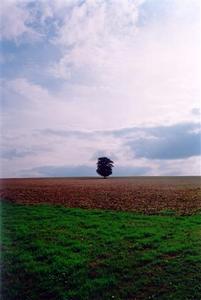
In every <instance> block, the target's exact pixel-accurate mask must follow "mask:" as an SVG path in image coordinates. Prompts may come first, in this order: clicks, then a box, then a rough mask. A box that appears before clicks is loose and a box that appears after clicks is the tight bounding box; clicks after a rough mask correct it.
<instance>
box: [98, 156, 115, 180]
mask: <svg viewBox="0 0 201 300" xmlns="http://www.w3.org/2000/svg"><path fill="white" fill-rule="evenodd" d="M113 164H114V162H113V161H112V160H110V159H109V158H107V157H99V158H98V162H97V169H96V172H97V173H98V174H99V175H100V176H103V177H104V178H106V177H108V176H110V175H111V174H112V168H113V167H114V166H113Z"/></svg>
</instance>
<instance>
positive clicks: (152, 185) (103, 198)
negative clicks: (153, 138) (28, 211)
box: [0, 177, 201, 214]
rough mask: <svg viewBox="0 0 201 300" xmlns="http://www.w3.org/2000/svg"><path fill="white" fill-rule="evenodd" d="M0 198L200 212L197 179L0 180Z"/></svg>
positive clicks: (200, 188) (200, 193)
mask: <svg viewBox="0 0 201 300" xmlns="http://www.w3.org/2000/svg"><path fill="white" fill-rule="evenodd" d="M0 196H1V197H2V198H3V199H8V200H11V201H13V202H16V203H23V204H39V203H50V204H62V205H65V206H67V207H82V208H101V209H112V210H129V211H138V212H144V213H149V214H152V213H158V212H160V211H162V210H175V211H176V212H177V213H180V214H192V213H195V212H196V211H198V210H201V178H200V177H124V178H123V177H122V178H115V177H113V178H112V177H111V178H107V179H102V178H95V177H94V178H36V179H1V180H0Z"/></svg>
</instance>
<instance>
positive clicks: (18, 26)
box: [0, 0, 40, 42]
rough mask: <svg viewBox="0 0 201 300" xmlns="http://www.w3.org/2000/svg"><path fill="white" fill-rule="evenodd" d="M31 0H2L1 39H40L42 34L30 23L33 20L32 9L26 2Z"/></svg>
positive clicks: (16, 40)
mask: <svg viewBox="0 0 201 300" xmlns="http://www.w3.org/2000/svg"><path fill="white" fill-rule="evenodd" d="M29 2H30V1H27V2H26V1H20V0H18V1H17V0H3V1H1V6H0V7H1V28H0V32H1V39H6V40H14V41H15V42H19V41H20V39H21V38H26V37H28V38H29V40H38V39H39V38H40V34H39V33H38V32H36V31H35V30H34V29H33V28H32V27H31V26H29V24H30V23H31V21H32V15H31V11H30V10H28V9H27V7H26V4H28V3H29Z"/></svg>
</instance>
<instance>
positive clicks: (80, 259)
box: [1, 201, 201, 300]
mask: <svg viewBox="0 0 201 300" xmlns="http://www.w3.org/2000/svg"><path fill="white" fill-rule="evenodd" d="M2 264H3V265H2V280H1V281H2V299H4V300H11V299H12V300H14V299H15V300H16V299H19V300H21V299H23V300H26V299H29V300H31V299H37V300H43V299H55V300H57V299H58V300H64V299H65V300H70V299H73V300H79V299H87V300H88V299H89V300H92V299H94V300H99V299H126V300H127V299H128V300H134V299H143V300H144V299H160V300H164V299H175V300H180V299H181V300H185V299H186V300H187V299H194V300H195V299H196V300H199V299H201V214H199V212H197V213H195V214H194V215H190V216H181V215H180V216H179V215H176V214H174V212H173V211H163V212H161V213H159V214H156V215H143V214H139V213H133V212H120V211H119V212H117V211H116V212H115V211H110V210H90V209H89V210H86V209H80V208H65V207H62V206H53V205H44V204H41V205H22V204H15V203H11V202H8V201H2Z"/></svg>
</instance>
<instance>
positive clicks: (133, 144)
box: [0, 0, 201, 177]
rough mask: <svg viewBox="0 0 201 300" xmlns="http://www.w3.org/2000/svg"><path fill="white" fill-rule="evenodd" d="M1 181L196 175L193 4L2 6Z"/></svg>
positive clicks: (17, 0) (170, 0) (16, 2)
mask: <svg viewBox="0 0 201 300" xmlns="http://www.w3.org/2000/svg"><path fill="white" fill-rule="evenodd" d="M0 63H1V103H2V104H1V112H2V121H1V123H2V143H1V177H24V176H25V177H26V176H27V177H30V176H54V175H55V176H65V175H66V176H70V175H72V176H76V175H77V176H84V175H85V174H86V176H88V175H95V168H96V159H97V157H98V156H101V155H106V156H109V157H110V158H111V159H113V160H114V161H115V169H114V175H118V176H119V175H200V169H201V165H200V164H201V160H200V155H201V141H200V1H199V0H164V1H160V0H118V1H117V0H110V1H106V0H85V1H79V0H54V1H53V0H52V1H51V0H48V1H43V0H39V1H29V0H26V1H25V0H3V1H2V3H1V55H0Z"/></svg>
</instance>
